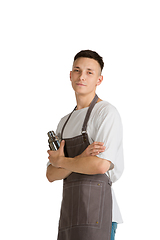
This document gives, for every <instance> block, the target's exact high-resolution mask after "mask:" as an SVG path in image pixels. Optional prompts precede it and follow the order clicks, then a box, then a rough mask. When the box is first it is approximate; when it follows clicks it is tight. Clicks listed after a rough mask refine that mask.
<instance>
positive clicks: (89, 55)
mask: <svg viewBox="0 0 160 240" xmlns="http://www.w3.org/2000/svg"><path fill="white" fill-rule="evenodd" d="M81 57H84V58H92V59H94V60H96V61H97V62H98V63H99V65H100V67H101V71H102V69H103V67H104V62H103V58H102V57H101V56H100V55H99V54H98V53H97V52H94V51H92V50H82V51H80V52H78V53H77V54H76V55H75V57H74V61H76V59H77V58H81Z"/></svg>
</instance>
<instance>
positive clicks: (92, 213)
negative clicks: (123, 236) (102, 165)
mask: <svg viewBox="0 0 160 240" xmlns="http://www.w3.org/2000/svg"><path fill="white" fill-rule="evenodd" d="M97 100H98V96H97V95H95V97H94V99H93V101H92V102H91V104H90V107H89V109H88V111H87V114H86V117H85V120H84V123H83V127H82V135H79V136H76V137H73V138H66V139H64V140H65V147H64V152H65V156H66V157H72V158H73V157H75V156H78V155H80V154H81V153H82V152H83V151H84V150H85V149H86V148H87V147H88V145H90V143H89V140H88V135H87V132H86V129H87V123H88V120H89V116H90V114H91V111H92V109H93V107H94V106H95V104H96V102H97ZM74 110H75V109H74ZM74 110H73V111H74ZM72 113H73V112H71V114H70V115H69V117H68V119H67V121H66V122H65V124H64V126H63V128H62V132H61V139H63V131H64V128H65V126H66V124H67V122H68V121H69V118H70V117H71V115H72ZM111 185H112V183H111V180H110V179H109V177H108V176H107V175H106V174H96V175H87V174H80V173H74V172H73V173H71V174H70V175H69V176H68V177H67V178H66V179H64V180H63V199H62V205H61V213H60V220H59V231H58V238H57V240H110V237H111V227H112V195H111Z"/></svg>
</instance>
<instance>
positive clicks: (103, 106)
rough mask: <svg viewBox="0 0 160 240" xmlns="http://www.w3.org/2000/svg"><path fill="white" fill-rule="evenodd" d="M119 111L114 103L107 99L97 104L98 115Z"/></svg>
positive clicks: (96, 112)
mask: <svg viewBox="0 0 160 240" xmlns="http://www.w3.org/2000/svg"><path fill="white" fill-rule="evenodd" d="M117 113H118V111H117V109H116V107H115V106H114V105H112V104H111V103H109V102H107V101H101V102H99V103H97V104H96V107H95V114H96V115H98V116H103V115H104V116H106V115H108V114H117Z"/></svg>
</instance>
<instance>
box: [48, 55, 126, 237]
mask: <svg viewBox="0 0 160 240" xmlns="http://www.w3.org/2000/svg"><path fill="white" fill-rule="evenodd" d="M103 66H104V63H103V59H102V57H100V56H99V55H98V54H97V53H96V52H93V51H90V50H84V51H81V52H79V53H77V55H76V56H75V58H74V62H73V68H72V71H71V72H70V80H71V84H72V87H73V90H74V91H75V97H76V101H77V106H76V108H75V109H74V111H73V112H71V114H68V115H67V116H65V117H64V118H62V119H61V121H60V122H59V125H58V127H57V135H58V136H59V137H60V138H61V139H63V140H62V141H61V145H60V148H59V149H58V150H57V151H50V150H49V151H48V154H49V157H48V159H49V164H48V167H47V173H46V176H47V179H48V180H49V181H50V182H53V181H56V180H60V179H64V186H63V200H62V206H61V215H60V221H59V232H58V240H75V239H76V240H88V239H89V240H97V239H101V240H110V239H111V240H114V237H115V231H116V228H117V223H122V218H121V214H120V211H119V208H118V205H117V202H116V199H115V195H114V192H113V189H112V188H111V185H112V183H113V182H115V181H117V180H118V179H119V178H120V176H121V174H122V172H123V146H122V124H121V119H120V116H119V113H118V111H117V110H116V108H115V107H114V106H112V105H111V104H110V103H108V102H106V101H102V100H101V99H100V98H98V96H97V95H96V88H97V86H99V85H100V84H101V83H102V81H103V76H102V75H101V73H102V69H103Z"/></svg>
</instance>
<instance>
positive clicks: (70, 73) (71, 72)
mask: <svg viewBox="0 0 160 240" xmlns="http://www.w3.org/2000/svg"><path fill="white" fill-rule="evenodd" d="M71 74H72V71H70V81H72V80H71Z"/></svg>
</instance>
